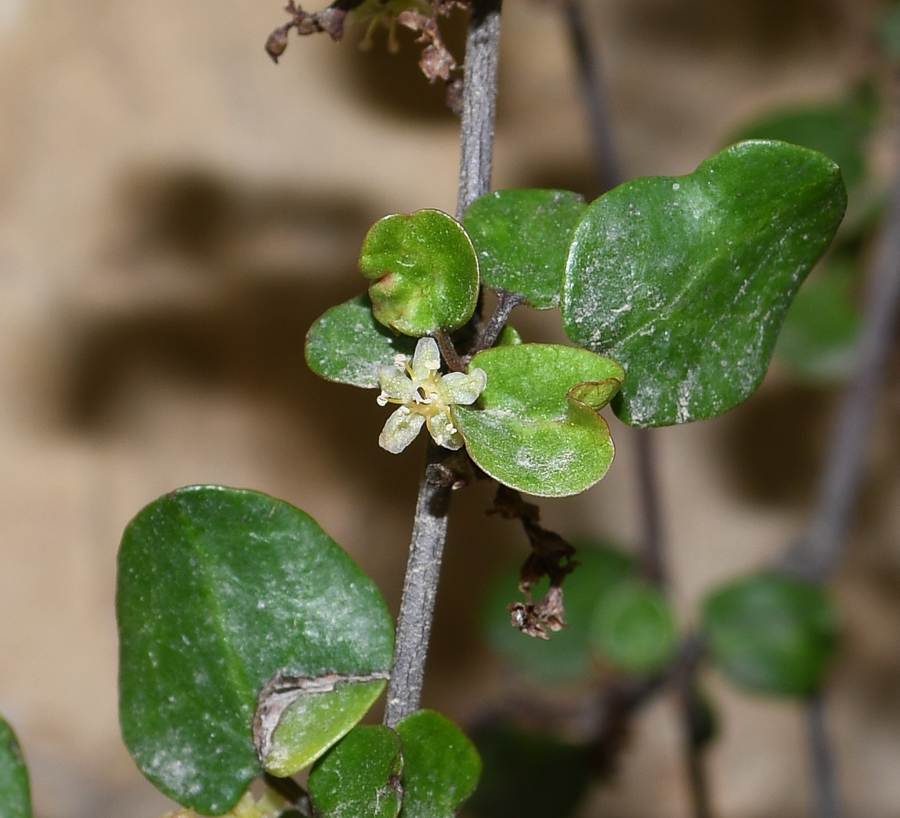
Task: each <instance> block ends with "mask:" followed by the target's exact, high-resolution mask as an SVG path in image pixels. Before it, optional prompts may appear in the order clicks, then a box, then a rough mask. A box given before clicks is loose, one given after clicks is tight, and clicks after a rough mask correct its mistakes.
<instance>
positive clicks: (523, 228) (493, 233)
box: [463, 190, 587, 310]
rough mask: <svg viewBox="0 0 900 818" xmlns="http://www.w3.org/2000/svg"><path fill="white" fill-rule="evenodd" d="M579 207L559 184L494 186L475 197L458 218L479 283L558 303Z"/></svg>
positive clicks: (535, 303)
mask: <svg viewBox="0 0 900 818" xmlns="http://www.w3.org/2000/svg"><path fill="white" fill-rule="evenodd" d="M585 207H587V205H585V203H584V200H583V199H582V198H581V196H579V195H578V194H577V193H570V192H569V191H564V190H498V191H496V192H494V193H488V194H487V195H485V196H482V197H481V198H480V199H476V200H475V201H474V202H473V203H472V205H471V207H469V210H468V211H467V212H466V217H465V219H464V220H463V224H465V227H466V230H467V231H468V233H469V236H470V237H471V239H472V244H474V245H475V252H476V254H477V255H478V261H479V264H480V267H481V277H482V279H483V280H484V282H485V284H487V285H488V286H489V287H491V288H493V289H495V290H506V291H507V292H511V293H519V294H520V295H523V296H525V299H526V301H527V303H528V304H529V306H532V307H534V308H535V309H539V310H546V309H549V308H550V307H558V306H559V291H560V289H561V287H562V276H563V271H564V270H565V268H566V256H567V255H568V253H569V244H570V242H571V241H572V231H573V230H574V229H575V225H576V224H577V223H578V220H579V219H580V218H581V216H582V215H583V214H584V210H585Z"/></svg>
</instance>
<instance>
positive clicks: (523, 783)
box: [466, 637, 593, 818]
mask: <svg viewBox="0 0 900 818" xmlns="http://www.w3.org/2000/svg"><path fill="white" fill-rule="evenodd" d="M555 638H556V637H554V639H555ZM475 745H476V747H477V748H478V752H479V753H480V754H481V758H482V760H483V762H484V771H483V772H482V775H481V781H480V782H479V783H478V789H476V790H475V794H474V795H473V796H472V800H471V801H470V802H469V803H468V804H466V813H467V814H469V813H471V814H472V815H475V816H478V818H548V816H552V817H553V818H569V816H572V815H575V814H577V813H576V810H578V807H579V805H580V804H581V801H582V799H583V798H584V796H585V795H586V794H587V791H588V786H589V784H590V781H591V777H592V772H593V771H592V769H591V763H590V762H591V758H590V756H591V748H590V747H589V746H585V745H578V744H571V743H568V742H562V741H560V740H559V739H557V738H554V737H553V736H550V735H542V734H540V733H533V732H525V731H524V730H522V729H519V728H516V727H514V726H512V725H507V724H502V723H501V724H490V725H488V726H486V727H484V728H482V729H480V730H478V731H477V732H476V734H475ZM580 812H581V811H580Z"/></svg>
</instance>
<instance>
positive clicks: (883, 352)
mask: <svg viewBox="0 0 900 818" xmlns="http://www.w3.org/2000/svg"><path fill="white" fill-rule="evenodd" d="M872 276H873V279H872V282H871V285H870V290H869V294H868V298H867V300H866V307H865V311H864V323H863V331H862V335H861V336H860V340H859V347H858V358H857V366H856V370H855V373H854V377H853V378H852V379H851V381H850V383H849V384H848V386H847V389H846V391H845V393H844V396H843V398H842V400H841V404H840V406H839V408H838V413H837V417H836V418H835V421H834V433H833V435H832V438H831V446H830V449H829V452H828V457H827V459H826V461H825V468H824V471H823V474H822V478H821V480H820V483H819V489H818V492H817V495H816V503H815V506H814V510H813V514H812V520H811V522H810V525H809V529H808V531H807V533H806V536H805V537H804V539H803V540H801V541H800V542H799V543H797V544H795V545H794V546H793V547H792V548H790V549H788V551H787V552H786V554H785V555H784V557H783V558H782V560H781V561H780V563H779V564H778V566H777V567H778V569H779V570H780V571H782V572H784V573H787V574H790V575H792V576H796V577H799V578H801V579H805V580H809V581H812V582H823V581H825V580H826V579H827V578H828V577H830V576H831V575H832V574H833V573H834V572H835V570H836V569H837V566H838V563H839V561H840V557H841V552H842V550H843V547H844V543H845V541H846V539H847V534H848V532H849V529H850V525H851V523H852V521H853V514H854V511H855V508H856V505H857V501H858V498H859V493H860V487H861V485H862V480H863V476H864V469H865V464H866V460H867V456H868V452H869V444H870V438H871V433H872V427H873V425H874V421H875V413H876V409H877V407H878V399H879V396H880V394H881V388H882V382H883V380H884V372H885V369H886V365H887V359H888V356H889V354H890V351H891V349H892V348H893V344H894V337H895V334H896V328H897V317H898V316H897V313H898V307H900V172H898V174H897V177H896V179H895V181H894V187H893V191H892V194H891V203H890V208H889V211H888V215H887V218H886V220H885V223H884V225H883V226H882V228H881V235H880V237H879V240H878V243H877V245H876V248H875V255H874V262H873V265H872ZM807 721H808V724H809V732H808V736H809V752H810V756H811V759H812V771H813V778H814V782H815V783H814V787H815V792H816V807H817V812H816V814H817V816H818V818H838V816H839V815H840V796H839V794H838V785H837V777H836V775H835V772H834V765H833V763H832V753H831V748H830V745H829V742H828V734H827V732H826V730H825V700H824V698H823V697H822V696H821V695H820V696H817V697H816V698H814V699H813V700H812V701H811V702H810V704H809V705H808V708H807Z"/></svg>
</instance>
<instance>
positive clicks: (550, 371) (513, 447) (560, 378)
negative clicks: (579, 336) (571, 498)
mask: <svg viewBox="0 0 900 818" xmlns="http://www.w3.org/2000/svg"><path fill="white" fill-rule="evenodd" d="M471 365H472V367H478V368H480V369H483V370H484V371H485V372H486V373H487V386H486V388H485V390H484V392H482V394H481V404H482V406H483V408H482V409H475V408H470V407H466V406H454V407H453V417H454V419H455V421H456V424H457V426H458V428H459V430H460V431H461V432H462V434H463V437H464V438H465V440H466V449H467V450H468V452H469V454H470V455H471V457H472V459H473V460H474V461H475V462H476V463H477V464H478V466H479V467H480V468H481V469H482V470H483V471H485V472H487V474H489V475H490V476H491V477H493V478H494V479H496V480H499V481H500V482H501V483H503V484H504V485H507V486H510V487H512V488H514V489H517V490H519V491H524V492H527V493H528V494H536V495H538V496H542V497H562V496H566V495H569V494H578V493H579V492H582V491H584V490H585V489H587V488H589V487H590V486H592V485H593V484H594V483H596V482H597V481H598V480H599V479H600V478H601V477H603V475H604V474H606V472H607V470H608V469H609V466H610V464H611V463H612V458H613V452H614V449H613V443H612V439H611V438H610V436H609V426H607V424H606V421H605V420H604V419H603V418H602V417H601V416H600V414H599V411H600V409H602V408H603V407H604V406H606V404H607V403H609V401H610V399H611V398H612V396H613V395H615V394H616V392H617V391H618V390H619V387H620V386H621V383H622V380H623V378H624V372H623V371H622V368H621V367H620V366H619V365H618V364H617V363H616V362H615V361H611V360H609V359H608V358H602V357H600V356H599V355H594V354H593V353H590V352H587V351H586V350H583V349H575V348H573V347H564V346H555V345H551V344H520V345H517V346H506V347H495V348H494V349H489V350H486V351H484V352H480V353H478V355H476V356H475V357H474V358H473V359H472V364H471Z"/></svg>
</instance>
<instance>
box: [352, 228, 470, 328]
mask: <svg viewBox="0 0 900 818" xmlns="http://www.w3.org/2000/svg"><path fill="white" fill-rule="evenodd" d="M359 269H360V270H361V271H362V274H363V275H364V276H366V278H371V279H373V280H374V281H373V283H372V284H371V285H370V286H369V296H370V297H371V299H372V309H373V311H374V313H375V318H376V319H378V321H380V322H381V323H382V324H384V325H385V326H386V327H390V328H391V329H393V330H395V331H396V332H402V333H403V334H404V335H413V336H417V337H421V336H423V335H431V334H433V333H435V332H439V331H443V332H449V331H451V330H454V329H458V328H459V327H461V326H462V325H463V324H465V323H466V321H468V320H469V319H470V318H471V317H472V313H474V312H475V303H476V301H477V300H478V260H477V258H476V257H475V250H474V249H473V247H472V242H471V241H470V240H469V236H468V235H467V234H466V231H465V230H464V229H463V227H462V225H461V224H460V223H459V222H457V221H456V220H455V219H453V218H451V217H450V216H448V215H447V214H446V213H441V212H440V211H439V210H419V211H417V212H416V213H413V214H412V215H411V216H404V215H398V216H387V217H386V218H384V219H382V220H381V221H379V222H377V223H376V224H375V225H374V227H372V229H371V230H370V231H369V234H368V235H367V236H366V240H365V242H364V243H363V249H362V254H361V255H360V257H359Z"/></svg>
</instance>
